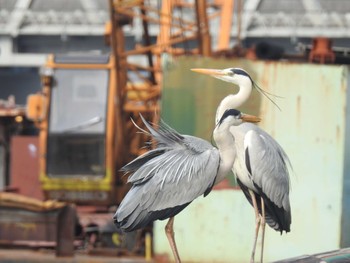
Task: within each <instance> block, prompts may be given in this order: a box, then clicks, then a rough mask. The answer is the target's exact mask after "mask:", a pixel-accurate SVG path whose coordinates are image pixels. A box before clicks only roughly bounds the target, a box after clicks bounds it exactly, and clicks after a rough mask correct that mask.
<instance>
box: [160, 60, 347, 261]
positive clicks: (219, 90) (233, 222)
mask: <svg viewBox="0 0 350 263" xmlns="http://www.w3.org/2000/svg"><path fill="white" fill-rule="evenodd" d="M237 66H239V67H242V68H245V69H246V70H247V71H248V72H250V73H251V75H252V77H253V79H255V80H256V81H257V83H258V84H260V86H261V87H262V88H264V89H266V90H267V91H269V92H271V93H273V94H276V95H279V96H282V97H284V98H283V99H276V100H277V103H278V104H279V106H280V107H281V109H282V111H279V110H278V109H277V108H276V107H275V106H274V105H273V104H272V103H271V102H270V101H268V100H267V99H266V98H264V97H262V96H261V95H260V94H254V95H253V99H252V100H250V101H249V103H247V105H245V106H244V107H242V108H241V110H242V111H244V112H247V113H251V114H258V115H259V116H260V117H262V122H261V123H260V124H259V126H260V127H262V128H263V129H265V130H266V131H267V132H269V133H270V134H271V135H272V136H273V137H274V138H275V139H276V140H277V141H278V142H279V143H280V144H281V145H282V146H283V147H284V149H285V150H286V152H287V154H288V155H289V156H290V159H291V162H292V164H293V168H294V172H293V174H292V175H291V181H292V191H291V205H292V212H293V216H292V217H293V219H292V231H291V233H288V234H287V235H283V236H281V235H279V233H277V232H275V231H273V230H271V229H270V228H269V227H268V228H267V229H268V230H267V235H266V243H265V244H266V248H265V259H266V261H267V262H270V261H273V260H278V259H283V258H288V257H293V256H299V255H302V254H312V253H316V252H321V251H327V250H333V249H336V248H339V247H340V245H341V233H342V232H344V233H348V232H349V224H348V225H347V228H344V227H345V225H344V224H343V225H342V224H341V220H342V218H341V216H342V214H343V215H344V214H345V215H348V214H349V213H350V212H349V211H348V210H346V211H345V210H344V207H345V206H344V205H343V191H345V190H344V189H343V180H344V173H345V172H344V165H345V163H344V158H345V157H344V151H345V125H346V106H347V105H346V98H347V96H349V95H348V93H349V92H348V90H349V82H348V68H346V67H343V66H326V65H311V64H293V63H283V62H258V61H257V62H252V61H246V60H212V59H193V58H181V59H179V60H177V61H175V62H174V63H173V65H172V67H170V69H168V70H167V73H166V74H165V79H164V85H163V86H164V96H163V117H164V118H165V119H166V121H167V122H168V123H169V124H170V125H171V126H173V127H174V128H176V129H178V130H179V131H180V132H183V133H190V134H194V135H196V136H199V137H202V138H206V139H210V137H211V132H212V130H213V127H214V113H215V110H216V107H217V105H218V103H219V101H220V100H221V99H222V97H223V96H225V95H227V94H228V93H233V92H235V89H234V88H233V87H231V86H230V85H229V84H225V83H221V81H219V80H216V79H211V78H209V77H206V76H200V75H198V74H197V75H196V74H195V73H192V72H191V71H189V69H190V68H193V67H207V68H225V67H237ZM188 94H190V95H188ZM179 102H181V104H177V103H179ZM184 105H185V106H184ZM186 114H187V116H186V117H185V121H183V119H182V116H183V115H186ZM347 118H348V119H349V118H350V117H347ZM348 147H349V146H348ZM346 169H349V167H348V168H346ZM346 178H347V180H349V176H348V175H347V177H346ZM347 187H348V188H347V193H349V187H350V186H349V184H348V186H347ZM347 202H349V201H347ZM254 221H255V220H254V213H253V209H252V208H251V207H250V205H249V204H248V202H247V201H246V200H245V198H244V196H243V194H242V193H241V192H240V191H235V190H225V191H213V192H212V193H211V194H210V195H209V196H208V197H207V198H205V199H203V198H199V199H198V200H196V201H195V202H193V204H191V205H190V206H189V207H188V208H187V209H185V210H184V211H183V213H181V214H180V215H179V216H177V217H176V219H175V231H176V238H177V241H178V244H179V251H180V254H181V255H182V257H183V259H184V260H191V261H194V262H212V261H220V262H247V261H248V259H249V256H250V250H251V245H252V240H253V232H254ZM163 226H164V225H163V223H160V222H157V223H156V224H155V250H156V253H164V252H166V253H169V254H170V255H171V252H170V248H169V246H168V244H167V242H166V241H165V235H164V228H163ZM342 227H343V228H342ZM193 244H195V246H194V245H193ZM189 247H190V248H191V249H189Z"/></svg>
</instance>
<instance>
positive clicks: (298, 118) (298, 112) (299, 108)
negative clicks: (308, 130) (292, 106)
mask: <svg viewBox="0 0 350 263" xmlns="http://www.w3.org/2000/svg"><path fill="white" fill-rule="evenodd" d="M300 120H301V96H300V95H298V97H297V127H298V129H299V128H300Z"/></svg>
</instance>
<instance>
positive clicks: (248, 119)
mask: <svg viewBox="0 0 350 263" xmlns="http://www.w3.org/2000/svg"><path fill="white" fill-rule="evenodd" d="M241 119H242V120H243V121H245V122H252V123H257V122H260V121H261V119H260V118H259V117H256V116H254V115H249V114H243V113H242V115H241Z"/></svg>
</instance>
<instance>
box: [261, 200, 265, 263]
mask: <svg viewBox="0 0 350 263" xmlns="http://www.w3.org/2000/svg"><path fill="white" fill-rule="evenodd" d="M265 225H266V220H265V202H264V199H263V198H262V197H261V255H260V262H261V263H263V259H264V241H265Z"/></svg>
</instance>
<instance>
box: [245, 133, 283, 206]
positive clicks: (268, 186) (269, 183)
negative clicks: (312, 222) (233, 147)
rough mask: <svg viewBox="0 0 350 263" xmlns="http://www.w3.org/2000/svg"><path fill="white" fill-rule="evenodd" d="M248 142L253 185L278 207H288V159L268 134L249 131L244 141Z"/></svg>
mask: <svg viewBox="0 0 350 263" xmlns="http://www.w3.org/2000/svg"><path fill="white" fill-rule="evenodd" d="M246 140H249V141H250V142H249V143H247V147H245V148H246V149H249V158H250V166H251V168H250V169H251V174H252V179H253V181H254V183H255V184H256V185H257V186H259V187H260V188H261V189H262V190H263V191H264V193H265V194H266V195H267V196H268V197H269V198H270V199H271V201H273V202H274V203H275V204H276V205H278V206H279V207H282V206H283V207H285V206H288V204H287V203H286V202H287V199H288V198H286V197H288V196H286V195H288V193H289V171H288V167H287V163H289V159H288V157H287V155H286V154H285V152H284V151H283V149H282V148H281V146H280V145H279V144H278V143H277V142H276V141H275V140H273V139H272V138H271V137H270V136H269V135H268V134H262V133H258V132H256V131H254V130H252V131H249V132H248V133H247V134H246V136H245V141H246Z"/></svg>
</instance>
